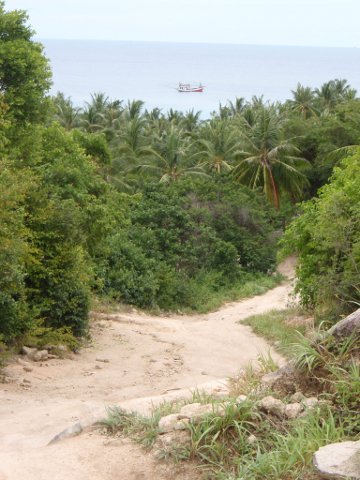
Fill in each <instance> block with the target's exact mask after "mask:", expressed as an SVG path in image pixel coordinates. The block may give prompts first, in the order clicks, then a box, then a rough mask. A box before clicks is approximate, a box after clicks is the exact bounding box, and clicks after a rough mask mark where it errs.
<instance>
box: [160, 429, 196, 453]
mask: <svg viewBox="0 0 360 480" xmlns="http://www.w3.org/2000/svg"><path fill="white" fill-rule="evenodd" d="M190 438H191V433H190V431H189V430H177V431H173V432H169V433H166V434H165V435H161V436H160V437H159V444H160V447H161V448H166V449H173V448H176V447H187V446H188V445H189V444H190Z"/></svg>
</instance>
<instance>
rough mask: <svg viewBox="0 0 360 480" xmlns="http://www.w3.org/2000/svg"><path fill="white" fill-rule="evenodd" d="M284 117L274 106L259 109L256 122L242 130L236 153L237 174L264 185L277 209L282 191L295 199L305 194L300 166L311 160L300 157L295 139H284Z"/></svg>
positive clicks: (243, 179)
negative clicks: (239, 148) (282, 134)
mask: <svg viewBox="0 0 360 480" xmlns="http://www.w3.org/2000/svg"><path fill="white" fill-rule="evenodd" d="M282 122H283V120H282V118H281V117H280V116H279V115H278V113H277V111H276V109H275V108H274V107H273V106H269V107H263V108H261V109H260V108H259V109H258V111H257V115H256V121H255V124H254V125H253V126H251V127H249V128H247V129H244V130H242V133H241V137H240V143H241V147H242V149H241V150H240V151H238V152H237V153H236V156H237V158H238V159H239V160H238V163H237V165H236V166H235V167H234V168H233V170H232V174H233V175H234V177H235V178H236V179H237V180H239V181H241V182H243V183H245V184H246V185H248V186H249V187H250V188H253V189H254V188H257V187H261V188H262V189H263V190H264V192H265V195H266V196H267V198H268V200H269V201H270V202H271V203H272V204H273V205H274V207H275V208H279V206H280V191H281V190H283V191H287V192H289V193H290V194H291V195H292V196H293V197H294V198H296V197H299V196H300V195H301V194H302V191H303V188H304V186H305V185H307V183H308V182H307V179H306V177H305V175H304V174H303V173H301V171H300V169H301V168H302V167H304V166H308V162H307V161H306V160H305V159H303V158H300V157H299V153H300V152H299V150H298V149H297V148H296V146H295V145H294V143H292V139H282V137H281V133H282V130H281V127H282Z"/></svg>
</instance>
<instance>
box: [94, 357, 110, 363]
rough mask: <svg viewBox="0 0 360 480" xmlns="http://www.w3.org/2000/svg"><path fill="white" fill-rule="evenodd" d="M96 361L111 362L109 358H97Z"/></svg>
mask: <svg viewBox="0 0 360 480" xmlns="http://www.w3.org/2000/svg"><path fill="white" fill-rule="evenodd" d="M95 361H96V362H102V363H110V360H109V359H108V358H96V359H95Z"/></svg>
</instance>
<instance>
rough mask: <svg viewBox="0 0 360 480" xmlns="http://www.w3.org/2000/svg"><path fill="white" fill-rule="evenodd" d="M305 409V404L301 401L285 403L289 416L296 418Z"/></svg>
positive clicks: (286, 413) (286, 414) (286, 412)
mask: <svg viewBox="0 0 360 480" xmlns="http://www.w3.org/2000/svg"><path fill="white" fill-rule="evenodd" d="M303 410H304V406H303V405H301V403H288V404H287V405H285V416H286V417H287V418H290V419H292V418H296V417H298V416H299V415H300V413H301V412H302V411H303Z"/></svg>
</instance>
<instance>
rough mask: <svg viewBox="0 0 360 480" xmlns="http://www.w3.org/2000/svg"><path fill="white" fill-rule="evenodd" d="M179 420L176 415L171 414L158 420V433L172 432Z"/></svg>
mask: <svg viewBox="0 0 360 480" xmlns="http://www.w3.org/2000/svg"><path fill="white" fill-rule="evenodd" d="M180 419H181V417H180V416H179V414H178V413H172V414H171V415H167V416H166V417H162V418H160V421H159V433H168V432H171V431H173V430H174V427H175V425H176V424H177V422H178V421H179V420H180Z"/></svg>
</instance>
